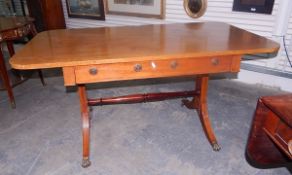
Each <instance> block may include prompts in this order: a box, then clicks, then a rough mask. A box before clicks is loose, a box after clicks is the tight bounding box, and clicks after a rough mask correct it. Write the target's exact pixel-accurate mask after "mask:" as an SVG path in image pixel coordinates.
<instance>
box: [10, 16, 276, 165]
mask: <svg viewBox="0 0 292 175" xmlns="http://www.w3.org/2000/svg"><path fill="white" fill-rule="evenodd" d="M278 49H279V44H277V43H275V42H273V41H271V40H268V39H266V38H264V37H261V36H258V35H255V34H252V33H250V32H248V31H245V30H242V29H239V28H237V27H234V26H231V25H228V24H225V23H218V22H207V23H184V24H182V23H181V24H167V25H164V24H162V25H145V26H126V27H103V28H87V29H68V30H54V31H47V32H43V33H40V34H38V35H37V36H36V37H35V38H33V40H32V41H31V42H29V43H28V44H27V45H26V46H25V47H24V48H23V49H22V50H20V51H19V52H18V53H17V54H16V55H15V56H13V58H12V59H11V60H10V63H11V65H12V67H14V68H15V69H43V68H55V67H62V68H63V76H64V82H65V86H75V85H77V86H78V93H79V96H80V106H81V116H82V129H83V131H82V132H83V162H82V166H83V167H87V166H89V165H90V161H89V140H90V138H89V131H90V127H89V126H90V120H89V111H88V106H92V105H101V104H112V103H120V102H127V103H129V102H142V101H147V100H150V101H153V100H161V99H166V98H174V97H187V96H192V97H194V98H193V100H192V101H187V100H185V101H184V104H185V105H186V106H187V107H189V108H194V109H197V111H198V114H199V116H200V119H201V122H202V125H203V128H204V130H205V133H206V136H207V138H208V140H209V142H210V143H211V145H212V147H213V149H214V150H215V151H218V150H219V149H220V146H219V145H218V143H217V140H216V138H215V134H214V132H213V129H212V127H211V123H210V119H209V116H208V109H207V89H208V80H209V74H217V73H223V72H238V71H239V69H240V61H241V56H242V55H243V54H253V53H271V52H276V51H278ZM195 75H197V78H196V87H195V91H184V92H168V93H153V94H136V95H129V96H123V97H113V98H105V99H88V98H87V95H86V89H85V84H88V83H98V82H111V81H122V80H136V79H148V78H163V77H180V76H195Z"/></svg>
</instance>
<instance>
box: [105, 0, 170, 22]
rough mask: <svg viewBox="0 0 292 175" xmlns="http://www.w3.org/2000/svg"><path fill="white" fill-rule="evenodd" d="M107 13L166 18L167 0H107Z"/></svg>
mask: <svg viewBox="0 0 292 175" xmlns="http://www.w3.org/2000/svg"><path fill="white" fill-rule="evenodd" d="M106 6H107V13H109V14H116V15H128V16H137V17H148V18H160V19H163V18H164V13H165V12H164V11H165V7H164V6H165V0H107V4H106Z"/></svg>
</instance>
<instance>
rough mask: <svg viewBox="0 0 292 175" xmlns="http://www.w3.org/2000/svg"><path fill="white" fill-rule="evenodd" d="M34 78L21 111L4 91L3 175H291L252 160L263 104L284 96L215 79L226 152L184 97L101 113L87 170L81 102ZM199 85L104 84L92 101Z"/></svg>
mask: <svg viewBox="0 0 292 175" xmlns="http://www.w3.org/2000/svg"><path fill="white" fill-rule="evenodd" d="M46 82H47V86H45V87H42V85H41V83H40V81H39V79H37V78H33V79H30V80H28V81H27V82H25V83H23V84H21V85H19V86H17V87H15V88H14V89H13V90H14V93H15V97H16V106H17V108H16V109H11V108H10V106H9V103H8V99H7V96H6V92H4V91H2V92H0V174H1V175H28V174H29V175H30V174H33V175H56V174H60V175H63V174H64V175H69V174H70V175H77V174H78V175H79V174H82V175H83V174H84V175H85V174H90V175H91V174H92V175H93V174H95V175H96V174H98V175H101V174H102V175H117V174H129V175H152V174H153V175H156V174H157V175H213V174H215V175H229V174H230V175H287V174H290V173H289V171H288V170H287V169H286V168H276V169H258V168H255V167H253V166H251V165H250V164H249V163H248V162H247V161H246V158H245V146H246V142H247V138H248V133H249V129H250V123H251V120H252V116H253V112H254V109H255V107H256V102H257V98H258V97H259V96H264V95H273V94H280V93H283V92H281V91H279V90H275V89H268V88H264V87H259V86H253V85H247V84H243V83H239V82H236V81H234V80H212V81H210V86H209V97H208V100H209V113H210V117H211V120H212V124H213V128H214V130H215V132H216V135H217V139H218V140H219V143H220V145H221V147H222V150H221V151H220V152H214V151H212V149H211V147H210V145H209V143H208V141H207V139H206V137H205V135H204V133H203V131H202V127H201V125H200V121H199V119H198V117H197V114H196V112H195V111H192V110H188V109H186V108H185V107H181V99H173V100H168V101H161V102H151V103H141V104H123V105H108V106H102V107H94V110H93V113H92V116H93V117H92V120H91V124H92V125H91V161H92V165H91V166H90V167H89V168H86V169H84V168H82V167H81V166H80V162H81V155H82V150H81V121H80V112H79V99H78V96H77V94H76V93H75V92H74V89H67V90H66V88H64V86H63V79H62V78H61V77H59V76H57V77H56V76H50V75H47V77H46ZM193 88H194V82H193V81H192V80H190V79H184V80H177V79H171V80H147V81H130V82H124V83H121V82H118V83H111V84H98V85H91V86H90V87H89V89H90V90H89V92H88V94H89V96H90V97H93V96H95V97H98V96H112V95H125V94H130V93H146V92H156V91H175V90H191V89H193Z"/></svg>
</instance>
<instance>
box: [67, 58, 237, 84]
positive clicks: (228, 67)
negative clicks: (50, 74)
mask: <svg viewBox="0 0 292 175" xmlns="http://www.w3.org/2000/svg"><path fill="white" fill-rule="evenodd" d="M240 60H241V56H238V55H236V56H219V57H203V58H184V59H169V60H153V61H135V62H123V63H108V64H93V65H84V66H72V67H64V68H63V75H64V82H65V86H73V85H76V84H86V83H96V82H110V81H120V80H134V79H147V78H163V77H177V76H190V75H198V74H215V73H224V72H239V69H240Z"/></svg>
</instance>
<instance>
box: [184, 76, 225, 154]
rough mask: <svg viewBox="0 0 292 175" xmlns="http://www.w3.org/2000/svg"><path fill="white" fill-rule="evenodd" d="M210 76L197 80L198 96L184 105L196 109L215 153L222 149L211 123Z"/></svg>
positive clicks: (186, 101)
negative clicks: (208, 102) (208, 98)
mask: <svg viewBox="0 0 292 175" xmlns="http://www.w3.org/2000/svg"><path fill="white" fill-rule="evenodd" d="M208 81H209V76H208V75H200V76H198V77H197V78H196V92H197V93H196V94H197V95H195V96H194V98H193V100H192V101H188V100H183V104H184V105H185V106H186V107H187V108H189V109H196V110H197V112H198V115H199V117H200V120H201V123H202V126H203V128H204V131H205V134H206V136H207V138H208V140H209V142H210V144H211V145H212V148H213V150H214V151H219V150H220V149H221V148H220V146H219V144H218V143H217V139H216V137H215V134H214V131H213V129H212V125H211V121H210V119H209V114H208V104H207V94H208V93H207V92H208Z"/></svg>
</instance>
